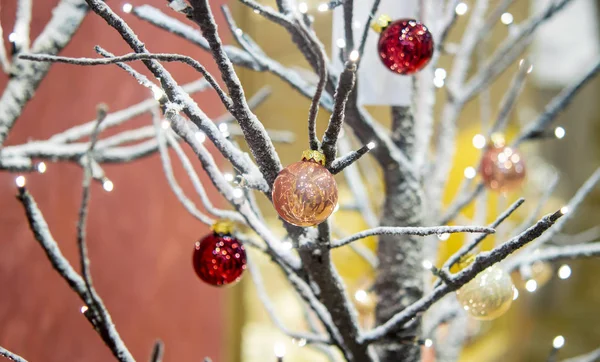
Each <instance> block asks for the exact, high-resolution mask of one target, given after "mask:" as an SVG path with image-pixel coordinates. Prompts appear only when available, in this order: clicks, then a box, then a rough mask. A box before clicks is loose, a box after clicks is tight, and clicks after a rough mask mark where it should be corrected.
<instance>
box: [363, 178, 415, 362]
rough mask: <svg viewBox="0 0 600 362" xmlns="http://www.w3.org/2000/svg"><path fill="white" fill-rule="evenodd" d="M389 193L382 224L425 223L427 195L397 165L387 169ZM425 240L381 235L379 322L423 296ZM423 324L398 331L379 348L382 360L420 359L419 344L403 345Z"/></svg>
mask: <svg viewBox="0 0 600 362" xmlns="http://www.w3.org/2000/svg"><path fill="white" fill-rule="evenodd" d="M384 172H385V173H384V177H385V184H386V193H385V204H384V206H383V215H382V216H381V225H385V226H422V224H423V210H424V205H423V202H424V197H423V196H422V192H421V188H420V185H419V184H418V181H416V180H408V179H406V178H405V177H404V176H403V175H402V173H401V172H400V170H399V169H398V168H391V169H386V170H385V171H384ZM422 245H423V239H422V238H420V237H418V236H395V235H382V236H381V237H380V238H379V245H378V250H377V256H378V257H379V270H378V274H377V279H376V282H375V291H376V293H377V295H378V297H379V302H378V305H377V309H376V317H377V322H378V323H379V324H381V323H384V322H386V321H387V320H388V319H389V318H391V317H392V316H393V315H394V314H396V313H398V312H399V311H401V310H402V309H404V308H406V307H407V306H409V305H410V304H412V303H414V302H415V301H416V300H418V299H419V298H420V297H421V296H422V295H423V287H424V280H423V273H422V266H421V263H422V261H423V246H422ZM420 330H421V323H420V321H417V322H416V323H411V325H410V326H409V327H407V328H404V329H401V330H398V331H395V332H394V334H393V335H391V336H390V338H389V339H386V342H385V343H382V344H381V345H380V346H379V348H378V355H379V358H380V361H381V362H399V361H402V362H419V361H421V351H420V347H419V346H416V345H413V344H402V343H401V340H402V339H403V338H404V339H406V337H408V336H410V337H414V336H420Z"/></svg>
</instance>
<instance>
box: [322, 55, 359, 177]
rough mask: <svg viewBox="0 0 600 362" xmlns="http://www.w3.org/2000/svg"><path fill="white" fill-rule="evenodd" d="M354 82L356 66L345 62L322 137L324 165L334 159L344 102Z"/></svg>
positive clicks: (344, 107) (344, 109)
mask: <svg viewBox="0 0 600 362" xmlns="http://www.w3.org/2000/svg"><path fill="white" fill-rule="evenodd" d="M355 81H356V64H355V63H354V62H353V61H348V62H346V66H345V69H344V71H343V72H342V74H341V75H340V80H339V84H338V87H337V89H336V91H335V95H334V99H335V104H334V106H333V112H332V114H331V118H329V125H328V126H327V129H326V130H325V134H324V135H323V144H322V145H321V147H322V149H323V154H325V160H326V161H325V165H326V166H329V165H331V163H332V162H333V160H334V159H335V155H336V152H337V147H336V143H337V139H338V137H339V135H340V130H341V129H342V124H343V123H344V116H345V112H346V102H347V101H348V96H349V95H350V92H352V89H353V88H354V83H355Z"/></svg>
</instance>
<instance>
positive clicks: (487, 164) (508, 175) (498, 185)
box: [479, 144, 526, 191]
mask: <svg viewBox="0 0 600 362" xmlns="http://www.w3.org/2000/svg"><path fill="white" fill-rule="evenodd" d="M479 172H480V174H481V178H482V180H483V183H484V184H485V186H486V187H487V188H488V189H490V190H497V191H511V190H515V189H517V188H519V186H521V184H522V183H523V181H524V180H525V175H526V172H525V161H523V157H522V156H521V154H520V153H519V150H517V149H516V148H512V147H509V146H505V145H503V144H491V145H488V146H487V148H486V150H485V151H484V154H483V158H482V159H481V164H480V165H479Z"/></svg>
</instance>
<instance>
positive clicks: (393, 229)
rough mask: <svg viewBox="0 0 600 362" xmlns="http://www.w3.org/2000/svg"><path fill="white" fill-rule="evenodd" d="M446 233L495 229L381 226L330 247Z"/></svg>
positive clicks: (334, 243) (482, 227)
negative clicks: (377, 237)
mask: <svg viewBox="0 0 600 362" xmlns="http://www.w3.org/2000/svg"><path fill="white" fill-rule="evenodd" d="M445 233H486V234H492V233H494V229H492V228H488V227H484V226H432V227H411V226H406V227H403V226H380V227H376V228H373V229H369V230H365V231H361V232H359V233H356V234H354V235H351V236H349V237H347V238H344V239H342V240H337V241H334V242H332V243H331V245H330V246H329V247H330V248H339V247H341V246H344V245H346V244H349V243H351V242H353V241H355V240H360V239H364V238H367V237H369V236H374V235H418V236H426V235H441V234H445Z"/></svg>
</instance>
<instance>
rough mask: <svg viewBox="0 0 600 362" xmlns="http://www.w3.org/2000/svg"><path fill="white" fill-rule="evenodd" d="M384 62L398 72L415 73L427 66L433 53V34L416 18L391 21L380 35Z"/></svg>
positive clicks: (380, 53) (381, 53)
mask: <svg viewBox="0 0 600 362" xmlns="http://www.w3.org/2000/svg"><path fill="white" fill-rule="evenodd" d="M378 50H379V56H380V58H381V61H382V62H383V64H384V65H385V66H386V67H388V69H389V70H391V71H392V72H396V73H398V74H413V73H415V72H417V71H419V70H421V69H423V67H425V65H427V63H429V60H430V59H431V56H432V55H433V36H432V35H431V33H430V32H429V30H428V29H427V27H426V26H425V25H423V24H421V23H419V22H418V21H416V20H414V19H400V20H396V21H394V22H392V23H390V24H389V25H388V26H387V27H385V29H383V31H382V32H381V35H380V36H379V45H378Z"/></svg>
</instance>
